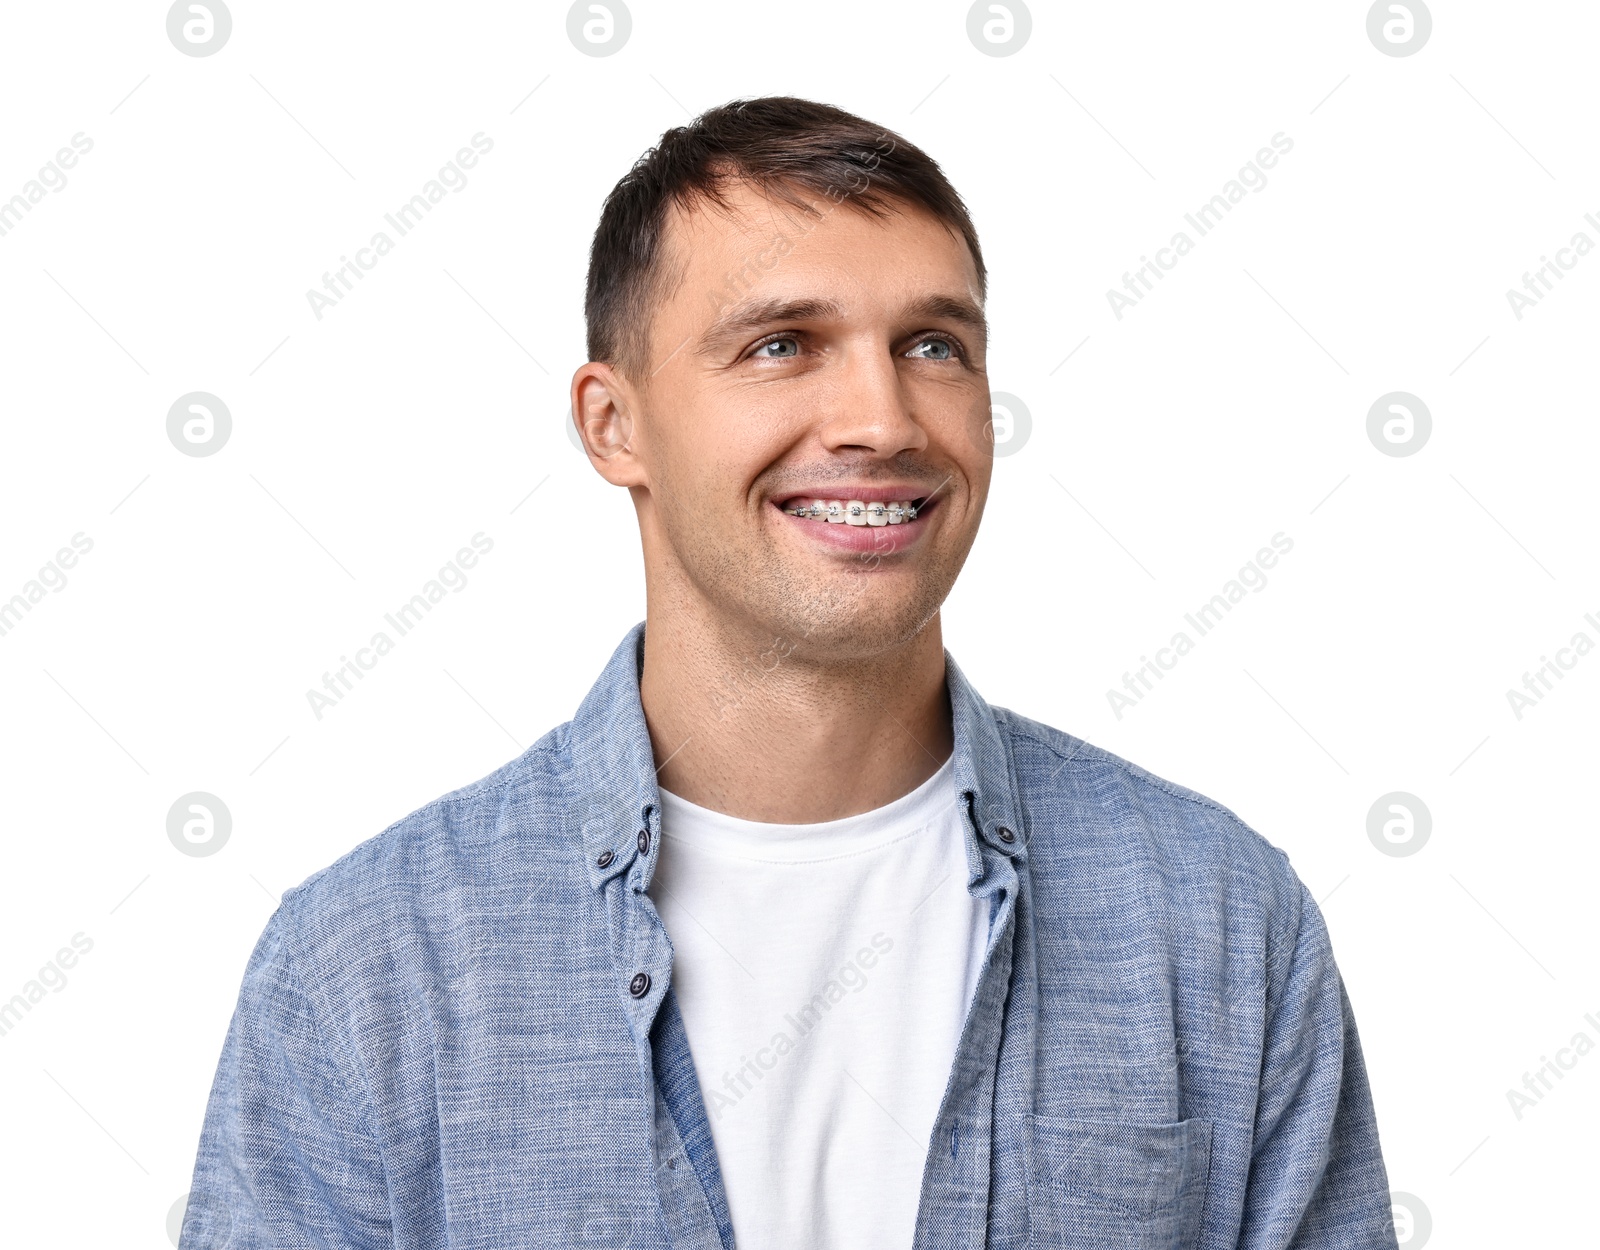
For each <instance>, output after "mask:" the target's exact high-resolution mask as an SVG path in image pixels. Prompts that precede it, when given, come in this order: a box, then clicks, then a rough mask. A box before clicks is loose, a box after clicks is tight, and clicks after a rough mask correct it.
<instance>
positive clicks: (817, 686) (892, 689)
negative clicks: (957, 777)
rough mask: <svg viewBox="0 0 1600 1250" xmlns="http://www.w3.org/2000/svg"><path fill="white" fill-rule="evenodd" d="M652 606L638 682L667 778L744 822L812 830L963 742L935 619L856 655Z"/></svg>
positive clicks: (872, 801) (864, 805)
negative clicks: (845, 656)
mask: <svg viewBox="0 0 1600 1250" xmlns="http://www.w3.org/2000/svg"><path fill="white" fill-rule="evenodd" d="M697 615H698V614H697V613H683V612H679V611H671V612H657V611H652V612H651V613H650V615H649V617H648V619H647V622H646V625H645V635H644V672H643V675H642V677H641V679H640V683H639V695H640V700H641V702H642V703H643V705H644V714H645V722H646V724H647V725H648V726H649V730H650V740H651V743H652V745H653V747H654V749H655V758H656V765H657V781H658V782H659V783H660V785H661V786H662V787H663V788H664V789H666V790H669V791H671V792H672V793H673V794H676V795H678V796H679V797H680V798H684V799H688V800H689V801H690V802H691V803H697V804H699V805H700V806H702V807H708V808H711V809H712V810H714V811H718V812H724V813H726V814H728V815H730V816H737V817H739V818H741V819H744V820H757V821H767V822H775V823H781V824H810V823H814V822H817V821H824V820H836V819H838V818H840V817H843V816H853V815H855V814H857V813H859V812H865V811H871V810H872V809H873V808H876V807H881V806H883V805H884V804H885V803H889V802H892V801H893V800H895V799H897V798H899V797H900V796H901V795H903V794H908V793H910V791H912V790H914V789H916V787H917V786H919V785H921V784H922V783H923V782H924V781H926V780H927V779H928V778H929V777H931V776H932V775H933V774H934V772H936V771H937V770H938V768H939V767H940V765H942V764H943V763H944V762H945V760H946V759H948V758H949V756H950V752H951V749H952V747H953V744H954V732H953V728H952V725H951V719H950V702H949V696H948V695H947V693H946V687H945V664H944V643H943V635H942V633H941V632H940V628H939V617H938V616H937V615H935V616H934V618H933V619H932V620H931V621H929V622H928V624H927V625H926V626H925V627H924V628H923V629H922V630H921V632H919V633H918V634H917V635H916V637H914V638H913V639H911V640H910V641H909V642H908V643H906V644H904V645H902V646H899V647H896V648H893V649H891V650H889V651H887V652H883V653H880V654H877V655H874V656H872V657H871V658H870V659H865V660H858V661H851V662H847V663H828V662H825V661H824V660H822V659H819V658H818V657H817V655H816V654H815V651H814V649H812V648H808V647H805V646H799V645H796V643H795V642H794V641H792V640H786V639H783V638H780V637H776V636H774V635H772V634H770V633H768V634H763V635H761V636H759V637H752V636H750V635H749V633H748V632H747V631H740V630H737V629H732V628H729V627H727V626H726V625H723V626H721V627H718V626H716V625H713V624H711V623H710V622H703V621H699V620H694V619H691V618H692V617H694V616H697Z"/></svg>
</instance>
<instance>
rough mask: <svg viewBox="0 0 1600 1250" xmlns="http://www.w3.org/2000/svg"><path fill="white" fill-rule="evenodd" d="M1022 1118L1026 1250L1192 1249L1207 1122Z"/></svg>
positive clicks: (1207, 1162) (1207, 1147)
mask: <svg viewBox="0 0 1600 1250" xmlns="http://www.w3.org/2000/svg"><path fill="white" fill-rule="evenodd" d="M1029 1120H1030V1132H1029V1136H1028V1145H1029V1150H1030V1155H1029V1159H1028V1219H1029V1225H1030V1228H1031V1233H1030V1239H1029V1245H1030V1246H1031V1247H1037V1248H1040V1250H1043V1248H1044V1247H1061V1248H1064V1250H1090V1248H1091V1247H1092V1248H1093V1250H1107V1248H1108V1247H1115V1248H1116V1250H1192V1248H1193V1247H1194V1246H1196V1245H1198V1244H1199V1238H1200V1215H1201V1209H1202V1207H1203V1206H1204V1204H1205V1196H1206V1180H1207V1177H1208V1176H1209V1174H1210V1170H1211V1121H1209V1120H1184V1121H1183V1122H1182V1123H1179V1124H1113V1123H1106V1122H1099V1121H1093V1120H1072V1119H1067V1118H1065V1117H1061V1116H1037V1115H1036V1116H1030V1117H1029Z"/></svg>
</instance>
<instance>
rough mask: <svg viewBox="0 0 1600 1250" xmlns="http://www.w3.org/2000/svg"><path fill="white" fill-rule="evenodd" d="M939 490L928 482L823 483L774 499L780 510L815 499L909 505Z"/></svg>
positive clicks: (787, 492)
mask: <svg viewBox="0 0 1600 1250" xmlns="http://www.w3.org/2000/svg"><path fill="white" fill-rule="evenodd" d="M937 490H938V487H936V486H929V485H928V484H927V483H926V482H905V483H902V484H900V485H894V484H890V485H888V486H867V485H865V484H863V485H859V486H851V485H849V484H848V483H844V482H832V483H823V484H822V485H818V486H812V487H808V488H807V489H805V490H791V491H786V492H785V493H784V494H783V495H780V496H777V497H776V498H774V500H773V502H774V503H776V504H777V505H778V507H780V508H787V507H790V506H791V505H793V504H799V503H809V502H810V501H811V500H813V499H840V500H849V499H859V500H860V501H861V502H862V503H888V502H889V501H890V500H893V499H898V500H900V502H901V503H909V502H910V501H911V500H913V499H924V498H927V497H928V496H930V495H932V494H934V492H935V491H937Z"/></svg>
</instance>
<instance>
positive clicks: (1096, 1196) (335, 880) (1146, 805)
mask: <svg viewBox="0 0 1600 1250" xmlns="http://www.w3.org/2000/svg"><path fill="white" fill-rule="evenodd" d="M643 631H644V626H643V624H642V623H641V624H640V625H638V626H635V627H634V629H633V630H632V631H631V632H630V633H629V634H628V635H627V637H626V638H625V639H624V640H623V642H622V644H621V645H620V646H619V647H618V648H617V651H616V653H615V655H614V656H613V657H612V659H611V661H610V663H609V665H608V666H607V668H606V670H605V672H604V673H603V674H602V675H601V677H600V680H599V681H598V682H597V683H596V684H595V686H594V688H593V689H592V690H591V691H590V693H589V694H588V696H587V697H586V698H585V699H584V701H583V704H582V706H581V707H580V708H579V709H578V713H577V715H576V717H575V718H574V719H573V720H572V721H571V722H570V723H569V724H566V725H563V726H561V727H560V728H558V729H555V730H553V731H552V732H551V733H549V734H548V735H546V736H545V737H544V738H542V739H541V740H540V741H538V742H537V743H535V744H534V745H533V746H532V747H530V748H529V749H528V750H527V751H526V752H525V753H524V754H523V755H522V756H520V757H519V758H517V759H515V760H513V761H511V762H510V763H509V764H506V765H505V766H504V767H502V768H500V769H499V770H498V771H496V772H494V773H492V774H491V775H490V776H488V777H486V778H484V779H483V780H482V781H480V782H478V783H476V784H475V785H471V786H468V787H466V788H464V789H461V790H457V791H455V792H454V793H451V794H447V795H445V796H444V797H442V798H440V799H437V800H436V801H434V802H433V803H430V804H429V805H427V806H426V807H424V808H422V809H421V810H420V811H417V812H414V813H412V814H411V815H410V816H408V817H406V818H405V819H404V820H402V821H400V822H399V823H397V824H396V825H394V826H392V827H391V828H389V829H387V830H385V831H384V832H383V833H381V834H379V835H378V836H376V837H374V838H371V839H369V840H368V841H366V842H363V843H361V844H360V845H359V846H357V847H356V848H355V849H354V850H353V851H351V852H350V853H349V854H347V855H345V856H344V857H343V858H342V859H340V860H338V861H337V862H336V863H334V864H332V865H330V866H329V867H327V868H325V869H323V870H321V871H320V872H317V873H315V874H313V875H312V876H311V877H309V878H307V879H306V881H304V882H303V883H302V884H300V885H298V886H296V887H295V888H293V889H291V890H290V891H288V892H287V893H286V894H285V895H284V896H283V900H282V903H281V905H280V906H279V907H278V909H277V911H276V912H275V913H274V914H273V915H272V917H271V918H270V919H269V920H268V922H267V925H266V928H265V931H264V932H263V933H262V935H261V938H260V941H259V942H258V943H257V945H256V947H255V950H254V952H253V953H252V954H251V956H250V959H249V962H248V965H247V966H246V968H245V973H244V982H243V988H242V989H241V992H240V995H239V1000H238V1005H237V1007H236V1009H235V1011H234V1014H233V1019H232V1022H231V1024H230V1026H229V1029H228V1033H227V1038H226V1041H225V1043H224V1045H223V1050H222V1057H221V1062H220V1064H219V1066H218V1068H217V1073H216V1079H215V1082H214V1084H213V1086H212V1089H211V1095H210V1100H209V1103H208V1105H207V1109H206V1114H205V1121H204V1125H203V1127H202V1131H201V1135H200V1145H199V1152H198V1157H197V1160H196V1164H195V1171H194V1183H193V1188H192V1192H191V1195H190V1198H189V1206H188V1210H187V1213H186V1215H185V1217H184V1222H183V1231H182V1237H181V1241H180V1243H179V1244H180V1247H181V1248H182V1250H220V1248H221V1247H223V1246H227V1247H229V1248H230V1250H255V1248H257V1247H260V1248H262V1250H265V1248H267V1247H271V1248H272V1250H298V1248H300V1247H319V1248H321V1247H340V1248H348V1250H378V1248H379V1247H382V1248H384V1250H422V1248H424V1247H426V1248H430V1250H431V1248H435V1247H450V1248H452V1250H512V1248H513V1247H529V1248H532V1247H545V1246H561V1247H569V1246H578V1247H629V1248H637V1250H666V1248H667V1247H672V1248H673V1250H687V1248H689V1247H695V1248H696V1250H714V1248H717V1247H731V1246H732V1245H733V1244H734V1240H733V1230H732V1227H731V1225H730V1223H729V1218H728V1205H727V1201H726V1198H725V1196H724V1193H723V1187H722V1181H721V1175H720V1172H719V1170H718V1164H717V1158H716V1153H715V1150H714V1148H713V1145H712V1139H711V1132H710V1128H709V1125H708V1123H707V1120H706V1114H705V1109H704V1107H703V1105H702V1103H701V1099H700V1090H699V1084H698V1081H697V1080H696V1076H695V1071H694V1066H693V1059H692V1057H691V1056H690V1053H689V1046H688V1041H687V1037H686V1035H685V1032H684V1026H683V1020H682V1017H681V1016H680V1014H679V1012H678V1008H677V1005H676V1002H675V1000H674V997H673V992H672V944H671V943H670V941H669V940H668V938H667V934H666V931H665V929H664V928H663V926H662V923H661V920H660V917H659V916H658V915H657V914H656V910H655V908H654V906H653V905H652V904H651V901H650V898H649V896H648V895H647V894H646V893H645V891H646V889H647V888H648V886H649V884H650V878H651V873H652V871H653V869H654V867H655V864H656V857H657V854H658V852H659V847H660V829H661V826H660V806H659V798H658V792H657V789H656V778H655V765H654V759H653V755H652V751H651V744H650V738H649V734H648V732H647V731H646V728H645V721H644V714H643V711H642V709H641V707H640V702H639V672H640V664H641V659H642V654H643V650H642V647H643V638H644V632H643ZM946 664H947V687H948V690H949V695H950V703H951V710H952V713H953V716H954V728H955V756H954V771H955V782H956V789H957V793H958V795H960V796H961V798H962V799H963V801H964V805H965V815H966V821H965V824H966V850H967V867H968V870H969V871H968V878H967V888H968V890H969V891H970V892H971V893H972V894H973V895H974V896H975V897H977V898H979V899H983V900H986V901H987V904H988V910H989V916H990V930H989V942H988V948H987V955H986V962H985V964H984V969H983V973H982V976H981V978H980V981H979V984H978V988H977V991H976V994H975V997H974V999H973V1002H972V1005H971V1007H970V1009H969V1012H968V1016H967V1019H966V1022H965V1026H964V1028H963V1031H962V1035H961V1040H960V1043H959V1046H958V1049H957V1053H956V1057H955V1061H954V1063H953V1065H952V1069H951V1072H950V1077H949V1082H948V1085H947V1087H946V1089H945V1092H944V1098H943V1102H942V1105H941V1107H940V1110H939V1113H938V1119H937V1121H936V1123H935V1126H934V1130H933V1135H932V1138H931V1140H930V1141H929V1143H928V1151H927V1161H926V1163H925V1165H924V1174H923V1180H922V1194H921V1200H920V1208H919V1212H918V1216H917V1225H916V1240H915V1245H916V1246H917V1247H919V1248H927V1250H932V1248H933V1247H951V1248H952V1250H955V1248H959V1250H972V1248H973V1247H978V1246H985V1245H986V1246H989V1247H994V1248H996V1250H1024V1248H1025V1247H1039V1246H1062V1247H1083V1248H1084V1250H1088V1248H1090V1247H1093V1248H1094V1250H1105V1248H1106V1247H1122V1248H1126V1250H1134V1248H1138V1250H1143V1248H1146V1247H1148V1248H1150V1250H1155V1248H1158V1247H1159V1248H1160V1250H1176V1248H1179V1247H1182V1248H1184V1250H1188V1248H1190V1247H1194V1248H1202V1247H1203V1248H1205V1250H1222V1248H1223V1247H1248V1248H1249V1250H1276V1248H1279V1247H1295V1248H1296V1250H1311V1248H1313V1247H1315V1248H1316V1250H1335V1248H1336V1247H1338V1248H1346V1247H1348V1248H1351V1250H1355V1248H1360V1250H1371V1248H1374V1247H1390V1248H1393V1247H1395V1246H1396V1241H1395V1234H1394V1230H1393V1226H1392V1223H1391V1220H1390V1214H1389V1195H1388V1186H1387V1180H1386V1177H1385V1173H1384V1166H1383V1159H1382V1156H1381V1155H1380V1153H1379V1147H1378V1135H1377V1128H1376V1125H1375V1123H1374V1120H1373V1112H1372V1103H1371V1096H1370V1093H1369V1090H1368V1086H1367V1077H1366V1072H1365V1068H1364V1066H1363V1064H1362V1059H1361V1051H1360V1047H1359V1043H1358V1041H1357V1037H1356V1029H1355V1022H1354V1019H1353V1017H1352V1015H1351V1012H1350V1005H1349V1002H1348V1001H1347V999H1346V997H1345V992H1344V987H1343V984H1342V982H1341V980H1340V977H1339V973H1338V970H1337V968H1336V967H1335V964H1334V960H1333V955H1332V953H1331V951H1330V948H1329V944H1328V934H1327V930H1326V929H1325V928H1324V926H1323V922H1322V917H1321V915H1320V913H1319V912H1318V910H1317V907H1316V904H1315V903H1314V902H1313V901H1312V899H1311V897H1310V896H1309V895H1308V894H1307V892H1306V890H1305V887H1304V886H1303V885H1301V883H1300V882H1299V880H1298V879H1297V878H1296V876H1295V875H1294V873H1293V871H1292V870H1291V869H1290V867H1289V864H1288V861H1287V859H1286V858H1285V856H1284V855H1283V853H1282V852H1280V851H1278V850H1276V849H1275V848H1273V847H1272V846H1270V845H1269V844H1268V843H1267V842H1266V841H1264V840H1263V839H1262V838H1261V837H1260V836H1258V835H1257V834H1255V833H1254V832H1252V831H1251V830H1250V829H1249V828H1247V827H1246V826H1245V825H1244V824H1243V823H1242V822H1241V821H1240V820H1239V819H1238V818H1237V817H1236V816H1234V815H1233V814H1232V813H1231V812H1229V811H1228V810H1227V809H1226V808H1223V807H1221V806H1219V805H1218V804H1216V803H1213V802H1211V801H1210V800H1209V799H1206V798H1204V797H1203V796H1201V795H1199V794H1196V793H1194V792H1193V791H1190V790H1186V789H1184V788H1182V787H1181V786H1176V785H1173V784H1171V783H1170V782H1167V781H1164V780H1162V779H1160V778H1158V777H1155V776H1152V775H1151V774H1150V773H1147V772H1145V771H1143V770H1142V769H1140V768H1137V767H1135V766H1134V765H1132V764H1129V763H1127V762H1126V761H1124V760H1121V759H1119V758H1118V757H1116V756H1114V755H1111V754H1110V753H1108V752H1106V751H1102V750H1099V749H1097V748H1095V747H1092V746H1090V745H1088V744H1087V743H1085V742H1082V741H1080V740H1079V739H1077V738H1073V737H1071V736H1070V735H1068V734H1065V733H1061V732H1059V731H1057V730H1054V729H1051V728H1049V727H1048V726H1045V725H1041V724H1039V723H1037V722H1035V721H1031V720H1028V719H1026V718H1024V717H1021V716H1018V715H1016V714H1015V713H1013V712H1009V711H1006V710H1004V709H1001V708H993V707H990V706H989V705H988V704H987V703H985V702H984V701H983V699H982V698H980V697H979V696H978V694H977V692H976V691H974V690H973V688H972V687H971V686H970V685H969V684H968V682H967V681H966V679H965V678H964V677H963V676H962V674H961V671H960V669H958V668H957V667H956V665H955V663H954V661H952V660H950V658H949V656H948V654H947V655H946ZM862 1166H863V1167H867V1168H870V1166H871V1161H870V1160H862ZM746 1250H761V1248H760V1247H746Z"/></svg>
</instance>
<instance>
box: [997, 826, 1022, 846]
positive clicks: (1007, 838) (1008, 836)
mask: <svg viewBox="0 0 1600 1250" xmlns="http://www.w3.org/2000/svg"><path fill="white" fill-rule="evenodd" d="M995 835H996V836H997V837H999V839H1000V841H1002V842H1005V843H1007V844H1010V843H1012V842H1015V841H1016V840H1017V835H1016V834H1014V833H1012V832H1011V830H1009V829H1007V828H1006V827H1005V826H1004V825H1001V826H1000V827H999V828H998V829H996V830H995Z"/></svg>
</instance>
